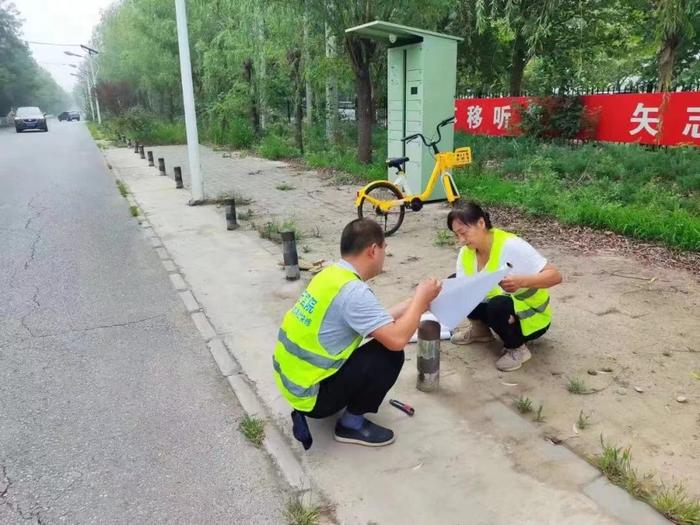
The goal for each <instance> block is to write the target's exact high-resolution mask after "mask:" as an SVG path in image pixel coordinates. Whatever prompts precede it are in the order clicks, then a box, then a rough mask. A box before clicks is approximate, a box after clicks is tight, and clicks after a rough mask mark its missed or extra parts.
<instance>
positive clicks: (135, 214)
mask: <svg viewBox="0 0 700 525" xmlns="http://www.w3.org/2000/svg"><path fill="white" fill-rule="evenodd" d="M129 211H130V212H131V216H132V217H138V215H139V209H138V207H137V206H129Z"/></svg>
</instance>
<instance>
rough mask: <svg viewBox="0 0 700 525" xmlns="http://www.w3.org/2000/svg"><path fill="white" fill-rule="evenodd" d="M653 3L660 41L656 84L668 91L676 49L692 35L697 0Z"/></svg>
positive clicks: (697, 12) (698, 12)
mask: <svg viewBox="0 0 700 525" xmlns="http://www.w3.org/2000/svg"><path fill="white" fill-rule="evenodd" d="M655 3H656V13H655V18H656V20H657V27H656V33H657V37H658V38H659V41H660V48H659V52H658V55H657V57H658V58H657V68H658V84H657V88H658V89H659V91H669V90H670V89H671V87H672V83H673V76H674V70H675V67H676V59H677V57H678V54H679V50H680V49H681V48H682V47H683V44H684V43H685V41H687V40H690V39H691V38H692V37H693V36H694V27H693V19H697V17H700V3H698V2H697V0H656V2H655ZM695 51H696V52H697V51H698V50H697V49H695ZM695 59H696V60H697V55H696V57H695Z"/></svg>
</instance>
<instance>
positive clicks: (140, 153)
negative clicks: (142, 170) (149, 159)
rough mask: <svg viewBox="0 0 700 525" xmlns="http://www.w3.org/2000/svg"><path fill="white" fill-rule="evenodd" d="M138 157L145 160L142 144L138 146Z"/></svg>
mask: <svg viewBox="0 0 700 525" xmlns="http://www.w3.org/2000/svg"><path fill="white" fill-rule="evenodd" d="M139 156H140V157H141V158H142V159H145V158H146V154H145V153H144V152H143V144H141V145H139Z"/></svg>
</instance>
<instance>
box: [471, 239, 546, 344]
mask: <svg viewBox="0 0 700 525" xmlns="http://www.w3.org/2000/svg"><path fill="white" fill-rule="evenodd" d="M491 233H492V234H493V243H492V244H491V253H490V254H489V260H488V261H487V262H486V265H485V266H484V270H486V271H487V272H495V271H497V270H498V269H499V268H501V267H502V266H503V265H504V264H505V263H506V262H508V261H501V254H502V253H503V247H504V246H505V244H506V241H507V240H508V239H510V238H512V237H515V235H514V234H512V233H509V232H505V231H503V230H499V229H498V228H492V229H491ZM460 257H461V261H460V262H461V263H462V268H464V274H465V275H474V273H475V271H476V265H477V260H476V251H475V250H472V249H469V248H466V247H465V248H462V251H461V255H460ZM497 295H510V297H511V299H512V300H513V309H514V310H515V314H516V315H517V316H518V319H520V329H521V330H522V332H523V335H530V334H531V333H533V332H536V331H537V330H541V329H542V328H545V327H546V326H548V325H549V324H550V323H551V322H552V311H551V309H550V307H549V293H548V292H547V290H546V289H544V288H539V289H538V288H524V289H521V290H518V291H517V292H516V293H514V294H506V292H504V291H503V289H502V288H501V287H500V286H498V285H496V286H495V287H494V288H493V289H491V290H490V291H489V293H488V294H486V298H487V299H491V298H492V297H495V296H497Z"/></svg>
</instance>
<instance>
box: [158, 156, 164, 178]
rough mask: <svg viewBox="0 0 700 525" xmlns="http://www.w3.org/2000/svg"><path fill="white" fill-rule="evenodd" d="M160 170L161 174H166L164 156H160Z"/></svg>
mask: <svg viewBox="0 0 700 525" xmlns="http://www.w3.org/2000/svg"><path fill="white" fill-rule="evenodd" d="M158 171H160V174H161V175H165V159H164V158H163V157H158Z"/></svg>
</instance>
